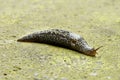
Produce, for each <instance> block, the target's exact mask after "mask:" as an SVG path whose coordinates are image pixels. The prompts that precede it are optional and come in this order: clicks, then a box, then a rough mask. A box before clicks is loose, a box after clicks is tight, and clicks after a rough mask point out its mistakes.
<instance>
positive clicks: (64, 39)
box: [17, 29, 98, 56]
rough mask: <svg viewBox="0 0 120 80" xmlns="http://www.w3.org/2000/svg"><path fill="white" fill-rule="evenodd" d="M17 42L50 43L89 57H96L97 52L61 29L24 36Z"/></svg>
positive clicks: (80, 38)
mask: <svg viewBox="0 0 120 80" xmlns="http://www.w3.org/2000/svg"><path fill="white" fill-rule="evenodd" d="M17 41H19V42H39V43H48V44H53V45H60V46H64V47H67V48H70V49H72V50H76V51H78V52H82V53H83V54H86V55H89V56H95V55H96V50H98V49H94V48H92V47H90V46H89V45H88V44H87V42H86V41H85V40H84V39H83V37H81V36H80V35H77V34H75V33H72V32H69V31H64V30H59V29H51V30H45V31H40V32H35V33H32V34H29V35H27V36H24V37H22V38H20V39H18V40H17Z"/></svg>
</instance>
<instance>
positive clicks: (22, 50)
mask: <svg viewBox="0 0 120 80" xmlns="http://www.w3.org/2000/svg"><path fill="white" fill-rule="evenodd" d="M119 5H120V1H119V0H19V1H18V0H0V80H120V75H119V73H120V60H119V59H120V14H119V13H120V7H119ZM54 28H58V29H63V30H68V31H71V32H74V33H77V34H80V35H82V36H83V37H84V38H85V40H86V41H87V42H88V44H90V45H91V46H93V47H95V48H97V47H99V46H104V47H103V48H101V49H100V50H99V51H98V55H97V57H90V56H86V55H83V54H81V53H78V52H76V51H73V50H69V49H65V48H61V47H56V46H52V45H47V44H40V43H20V42H17V41H16V40H17V39H18V38H20V37H22V36H24V35H26V34H29V33H32V32H36V31H39V30H40V31H41V30H46V29H54Z"/></svg>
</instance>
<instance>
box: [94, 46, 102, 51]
mask: <svg viewBox="0 0 120 80" xmlns="http://www.w3.org/2000/svg"><path fill="white" fill-rule="evenodd" d="M102 47H103V46H100V47H98V48H97V49H95V51H97V50H99V49H100V48H102Z"/></svg>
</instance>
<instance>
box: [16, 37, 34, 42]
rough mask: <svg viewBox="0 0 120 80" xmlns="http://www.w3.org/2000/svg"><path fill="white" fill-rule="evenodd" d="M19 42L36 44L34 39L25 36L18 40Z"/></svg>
mask: <svg viewBox="0 0 120 80" xmlns="http://www.w3.org/2000/svg"><path fill="white" fill-rule="evenodd" d="M17 41H18V42H34V39H33V37H30V36H24V37H22V38H20V39H18V40H17Z"/></svg>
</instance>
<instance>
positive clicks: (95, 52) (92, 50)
mask: <svg viewBox="0 0 120 80" xmlns="http://www.w3.org/2000/svg"><path fill="white" fill-rule="evenodd" d="M101 47H103V46H100V47H98V48H97V49H94V48H93V49H91V50H90V51H89V53H88V54H87V55H89V56H93V57H95V55H96V54H97V50H99V49H100V48H101Z"/></svg>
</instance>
